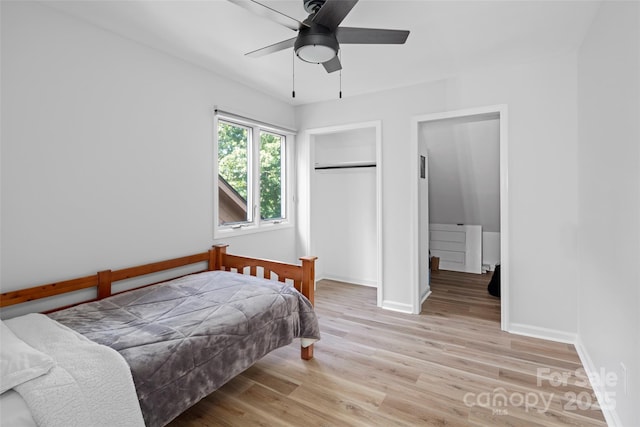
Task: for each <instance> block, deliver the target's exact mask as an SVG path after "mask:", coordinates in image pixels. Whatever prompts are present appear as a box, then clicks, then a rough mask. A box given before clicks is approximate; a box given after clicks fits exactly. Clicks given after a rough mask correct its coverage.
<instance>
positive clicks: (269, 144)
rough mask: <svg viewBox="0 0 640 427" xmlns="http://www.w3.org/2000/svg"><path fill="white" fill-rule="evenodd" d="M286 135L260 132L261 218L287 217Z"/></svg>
mask: <svg viewBox="0 0 640 427" xmlns="http://www.w3.org/2000/svg"><path fill="white" fill-rule="evenodd" d="M283 160H284V137H282V136H280V135H274V134H272V133H267V132H261V133H260V218H261V219H280V218H284V217H285V212H284V207H283V203H282V201H283V200H285V198H284V188H285V186H284V175H283V171H284V167H283Z"/></svg>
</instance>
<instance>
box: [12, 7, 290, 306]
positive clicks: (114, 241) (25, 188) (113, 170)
mask: <svg viewBox="0 0 640 427" xmlns="http://www.w3.org/2000/svg"><path fill="white" fill-rule="evenodd" d="M1 7H2V30H1V31H2V46H1V52H2V70H1V71H2V135H1V136H2V196H1V197H2V220H1V221H2V222H1V226H2V229H1V231H2V235H1V243H2V258H1V273H0V279H1V282H0V287H1V288H2V290H3V291H8V290H13V289H19V288H23V287H27V286H32V285H36V284H40V283H42V282H49V281H55V280H60V279H65V278H72V277H76V276H80V275H86V274H91V273H94V272H96V271H98V270H102V269H105V268H118V267H124V266H130V265H135V264H140V263H144V262H149V261H154V260H160V259H165V258H169V257H173V256H180V255H185V254H189V253H194V252H200V251H204V250H206V249H207V248H208V247H209V246H210V245H211V244H212V243H214V242H213V231H212V229H213V228H212V227H213V224H212V211H213V198H212V164H211V159H212V138H213V125H212V123H213V108H214V105H218V106H220V107H222V108H225V109H227V110H230V111H235V112H238V113H241V114H244V115H247V116H250V117H254V118H256V119H259V120H262V121H265V122H271V123H274V124H277V125H281V126H285V127H293V124H294V112H293V107H291V106H289V105H287V104H285V103H282V102H279V101H276V100H274V99H272V98H270V97H268V96H266V95H263V94H261V93H257V92H256V91H254V90H251V89H249V88H246V87H244V86H241V85H239V84H236V83H233V82H231V81H228V80H225V79H223V78H221V77H219V76H217V75H215V74H213V73H210V72H207V71H205V70H204V69H201V68H199V67H197V66H192V65H190V64H188V63H185V62H184V61H182V60H178V59H174V58H172V57H170V56H168V55H166V54H163V53H161V52H158V51H156V50H153V49H150V48H147V47H144V46H142V45H138V44H136V43H133V42H131V41H129V40H126V39H124V38H121V37H119V36H116V35H114V34H113V33H110V32H107V31H103V30H101V29H99V28H97V27H95V26H92V25H89V24H85V23H83V22H81V21H78V20H76V19H74V18H72V17H69V16H67V15H64V14H62V13H60V12H58V11H55V10H52V9H50V8H48V7H46V6H43V5H40V4H38V3H36V2H2V3H1ZM269 234H271V235H270V236H267V235H261V236H257V235H253V236H251V237H250V236H245V237H242V238H237V239H228V243H231V248H230V251H232V252H237V253H246V254H247V255H259V256H264V257H267V258H274V259H282V260H285V261H289V260H292V259H295V255H296V254H295V249H294V248H293V245H292V244H291V242H293V241H294V239H295V235H294V229H293V228H290V229H288V230H284V231H282V232H281V233H280V234H278V235H277V236H274V235H273V234H274V233H269ZM5 313H6V312H5Z"/></svg>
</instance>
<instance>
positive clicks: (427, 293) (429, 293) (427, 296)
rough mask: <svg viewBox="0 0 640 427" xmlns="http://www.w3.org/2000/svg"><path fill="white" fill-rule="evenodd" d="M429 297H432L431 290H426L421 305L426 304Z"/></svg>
mask: <svg viewBox="0 0 640 427" xmlns="http://www.w3.org/2000/svg"><path fill="white" fill-rule="evenodd" d="M429 295H431V288H428V289H425V291H424V293H423V294H422V296H421V297H420V305H422V303H424V302H425V301H426V300H427V298H429Z"/></svg>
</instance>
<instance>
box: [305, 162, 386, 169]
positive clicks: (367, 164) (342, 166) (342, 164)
mask: <svg viewBox="0 0 640 427" xmlns="http://www.w3.org/2000/svg"><path fill="white" fill-rule="evenodd" d="M375 167H376V162H340V163H326V164H319V163H317V164H316V165H315V170H326V169H349V168H375Z"/></svg>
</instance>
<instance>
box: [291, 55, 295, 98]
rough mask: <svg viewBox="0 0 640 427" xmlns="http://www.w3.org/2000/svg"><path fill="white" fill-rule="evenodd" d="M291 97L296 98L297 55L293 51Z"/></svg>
mask: <svg viewBox="0 0 640 427" xmlns="http://www.w3.org/2000/svg"><path fill="white" fill-rule="evenodd" d="M291 74H292V78H291V96H292V97H293V98H295V97H296V53H295V52H294V51H291Z"/></svg>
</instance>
